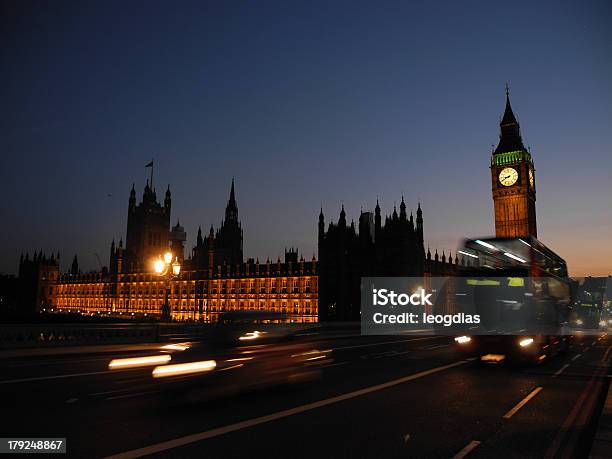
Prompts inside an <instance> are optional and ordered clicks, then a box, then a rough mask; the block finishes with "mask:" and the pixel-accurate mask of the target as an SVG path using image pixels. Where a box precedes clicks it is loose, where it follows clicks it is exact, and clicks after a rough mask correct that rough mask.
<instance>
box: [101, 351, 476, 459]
mask: <svg viewBox="0 0 612 459" xmlns="http://www.w3.org/2000/svg"><path fill="white" fill-rule="evenodd" d="M467 362H468V361H467V360H460V361H458V362H454V363H450V364H448V365H443V366H440V367H436V368H432V369H429V370H425V371H421V372H419V373H415V374H412V375H409V376H404V377H403V378H399V379H394V380H392V381H388V382H386V383H382V384H377V385H375V386H370V387H366V388H364V389H359V390H356V391H353V392H348V393H346V394H342V395H338V396H336V397H331V398H327V399H324V400H319V401H318V402H313V403H307V404H306V405H301V406H297V407H295V408H289V409H287V410H282V411H277V412H276V413H272V414H268V415H265V416H260V417H258V418H253V419H248V420H246V421H241V422H237V423H235V424H230V425H227V426H223V427H218V428H216V429H211V430H207V431H204V432H200V433H196V434H191V435H186V436H184V437H180V438H175V439H174V440H168V441H164V442H160V443H156V444H153V445H149V446H145V447H143V448H138V449H134V450H131V451H125V452H123V453H118V454H115V455H112V456H108V458H107V459H127V458H136V457H142V456H147V455H149V454H155V453H159V452H162V451H167V450H169V449H173V448H178V447H180V446H185V445H188V444H191V443H195V442H198V441H202V440H206V439H209V438H213V437H217V436H219V435H225V434H228V433H231V432H235V431H238V430H242V429H247V428H249V427H253V426H257V425H260V424H264V423H267V422H271V421H276V420H277V419H282V418H286V417H288V416H292V415H294V414H300V413H304V412H307V411H311V410H315V409H317V408H322V407H324V406H328V405H333V404H335V403H338V402H343V401H345V400H350V399H353V398H356V397H361V396H362V395H367V394H371V393H373V392H378V391H381V390H384V389H388V388H390V387H394V386H397V385H399V384H403V383H406V382H409V381H414V380H415V379H419V378H423V377H425V376H429V375H432V374H435V373H439V372H441V371H444V370H448V369H450V368H455V367H458V366H460V365H465V364H466V363H467Z"/></svg>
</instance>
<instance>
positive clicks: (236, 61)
mask: <svg viewBox="0 0 612 459" xmlns="http://www.w3.org/2000/svg"><path fill="white" fill-rule="evenodd" d="M0 18H1V19H0V21H1V27H0V39H1V42H2V45H1V52H0V68H1V69H2V71H1V72H0V82H1V84H0V100H1V101H2V109H1V110H0V152H1V155H2V163H1V164H2V167H1V168H0V183H1V187H2V188H1V193H2V199H1V200H0V202H1V203H0V215H1V216H2V227H1V229H0V236H1V241H2V242H1V244H0V272H8V273H14V272H16V271H17V267H18V260H19V254H20V252H22V251H24V252H25V251H30V253H32V252H33V251H34V250H40V249H43V250H45V251H47V252H51V251H53V252H57V251H59V252H60V253H61V255H62V269H63V270H64V269H67V268H68V266H69V263H70V261H71V260H72V257H73V256H74V254H78V256H79V260H80V262H81V268H83V269H97V268H98V263H97V261H96V256H95V254H96V253H98V254H99V256H100V257H101V258H102V262H103V263H104V264H108V252H109V245H110V242H111V240H112V239H113V237H114V238H115V239H116V240H117V241H118V240H119V239H120V238H122V237H123V239H124V241H125V229H126V217H127V206H128V196H129V191H130V188H131V186H132V183H133V182H134V183H135V185H136V189H137V193H138V199H139V200H140V198H141V196H142V190H143V187H144V185H145V180H146V178H147V177H148V171H149V170H148V169H145V168H144V165H145V164H146V163H147V162H149V161H150V160H151V158H152V157H154V158H155V178H154V181H155V186H156V188H157V194H158V197H159V198H160V199H163V191H165V189H166V186H167V185H168V184H170V188H171V191H172V199H173V202H172V206H173V207H172V224H174V223H176V220H177V218H179V219H180V221H181V224H182V225H183V226H184V227H185V229H186V231H187V235H188V241H187V248H188V249H190V248H191V247H192V246H193V244H194V240H195V235H196V232H197V228H198V225H201V226H202V228H203V230H207V229H208V227H209V226H210V225H211V223H212V224H214V225H215V227H216V226H218V225H219V223H220V221H221V219H222V218H223V211H224V208H225V205H226V202H227V198H228V194H229V189H230V183H231V179H232V177H235V180H236V194H237V200H238V207H239V212H240V213H239V216H240V219H241V221H242V225H243V228H244V235H245V239H244V247H245V256H247V257H259V259H260V260H262V261H264V260H265V259H266V258H267V257H268V256H269V257H271V258H274V259H276V257H277V256H278V255H282V253H283V250H284V248H285V247H289V246H296V247H298V248H299V249H300V250H301V251H302V252H303V253H304V255H305V256H306V257H307V258H310V257H312V254H313V252H316V231H317V218H318V214H319V207H320V205H321V204H322V205H323V211H324V213H325V217H326V223H329V221H330V219H332V218H333V219H334V220H337V218H338V214H339V211H340V206H341V203H344V205H345V208H346V210H347V216H348V219H349V221H350V219H351V218H354V219H355V220H357V219H358V216H359V211H360V208H361V207H362V206H363V208H364V210H366V209H373V208H374V205H375V203H376V198H377V197H378V198H379V200H380V203H381V207H382V209H383V212H385V213H391V212H392V210H393V204H394V203H397V204H398V205H399V202H400V199H401V196H402V195H404V197H405V200H406V204H407V206H408V209H409V210H410V209H411V208H412V209H416V206H417V202H418V201H420V202H421V206H422V207H423V212H424V221H425V225H424V226H425V243H426V245H429V246H430V247H431V250H432V252H433V251H434V250H435V249H436V248H437V249H438V250H439V251H440V252H441V251H442V249H444V250H446V251H448V249H452V252H453V254H454V253H455V250H456V248H457V246H458V243H459V241H460V240H461V238H463V237H466V236H486V235H491V234H493V233H494V223H493V202H492V197H491V179H490V171H489V161H490V154H491V145H492V144H497V140H498V134H499V120H500V117H501V115H502V113H503V109H504V103H505V93H504V86H505V84H506V82H507V83H508V84H509V86H510V96H511V101H512V106H513V109H514V112H515V114H516V115H517V117H518V119H519V122H520V124H521V131H522V134H523V140H524V142H525V145H529V146H530V147H531V153H532V155H533V158H534V162H535V167H536V180H537V204H536V206H537V216H538V237H539V239H540V240H541V241H542V242H544V244H546V245H548V246H549V247H551V248H552V249H553V250H555V251H556V252H558V253H559V254H560V255H561V256H563V257H564V258H565V259H566V260H567V262H568V267H569V270H570V274H572V275H576V276H582V275H587V274H593V275H607V274H612V243H611V236H612V180H611V177H612V172H611V171H612V150H611V144H612V140H611V134H612V27H610V24H612V3H610V2H609V1H599V2H597V1H594V2H549V3H545V2H527V1H526V2H520V1H513V2H510V3H498V2H485V1H482V2H457V1H448V2H446V1H445V2H442V1H440V2H425V1H423V2H417V1H415V2H408V1H404V2H357V1H350V2H340V1H330V2H311V1H309V2H287V1H280V2H269V1H257V2H235V1H217V2H209V3H207V2H203V1H197V2H187V1H180V2H170V1H166V2H152V1H146V2H144V1H143V2H137V1H129V2H109V1H104V2H103V1H99V2H95V3H94V2H61V1H54V2H48V1H41V2H29V1H12V2H9V1H4V2H2V4H1V6H0ZM109 195H110V196H109Z"/></svg>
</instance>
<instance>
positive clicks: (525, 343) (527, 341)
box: [519, 338, 533, 347]
mask: <svg viewBox="0 0 612 459" xmlns="http://www.w3.org/2000/svg"><path fill="white" fill-rule="evenodd" d="M532 343H533V338H525V339H522V340H520V341H519V346H521V347H527V346H529V345H531V344H532Z"/></svg>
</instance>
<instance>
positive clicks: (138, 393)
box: [106, 390, 159, 400]
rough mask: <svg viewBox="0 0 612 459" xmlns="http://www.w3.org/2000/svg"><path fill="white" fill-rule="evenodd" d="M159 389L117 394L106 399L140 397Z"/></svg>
mask: <svg viewBox="0 0 612 459" xmlns="http://www.w3.org/2000/svg"><path fill="white" fill-rule="evenodd" d="M157 392H159V391H158V390H148V391H145V392H134V393H133V394H124V395H115V396H114V397H106V400H120V399H122V398H131V397H139V396H140V395H148V394H155V393H157Z"/></svg>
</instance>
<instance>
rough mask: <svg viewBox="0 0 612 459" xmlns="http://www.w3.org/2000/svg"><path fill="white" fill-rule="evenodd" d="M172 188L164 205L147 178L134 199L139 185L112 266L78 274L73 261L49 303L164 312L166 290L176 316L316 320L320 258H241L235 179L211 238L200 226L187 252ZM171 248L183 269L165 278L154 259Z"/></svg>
mask: <svg viewBox="0 0 612 459" xmlns="http://www.w3.org/2000/svg"><path fill="white" fill-rule="evenodd" d="M170 207H171V195H170V189H169V188H168V191H166V196H165V201H164V205H163V206H162V205H161V204H159V203H158V202H157V198H156V194H155V189H154V188H152V187H151V186H150V185H149V183H148V182H147V186H146V187H145V190H144V194H143V199H142V202H141V203H140V204H138V205H136V194H135V191H134V188H133V187H132V191H131V192H130V199H129V205H128V231H127V239H126V247H125V248H124V247H123V241H122V240H121V241H119V244H118V245H117V246H115V241H113V242H112V243H111V249H110V259H109V262H110V263H109V267H108V268H104V269H102V270H101V271H100V272H94V273H80V272H79V269H78V262H77V260H76V257H75V260H74V262H73V265H72V267H71V269H70V271H69V272H67V273H65V274H62V275H61V276H58V278H57V280H56V283H55V285H54V288H53V289H52V290H51V296H50V298H49V299H48V303H49V304H51V305H52V307H53V309H54V310H57V311H62V312H64V311H71V312H77V313H81V314H107V315H122V316H126V315H127V316H134V317H144V316H147V317H159V316H160V314H161V312H162V307H163V304H164V301H165V294H166V288H168V301H169V304H170V310H171V312H172V317H173V319H176V320H195V321H205V322H215V321H216V320H217V319H218V318H219V315H220V314H222V313H223V312H226V311H238V310H271V311H278V312H282V313H285V314H286V315H287V318H288V320H291V321H295V322H316V321H317V318H318V276H317V264H318V263H317V260H316V259H315V257H314V256H313V258H312V259H311V260H309V261H307V260H305V259H304V258H303V257H299V258H298V252H297V250H294V249H291V250H289V251H287V250H285V259H284V261H281V260H280V258H279V259H278V260H277V261H276V262H271V261H270V260H267V261H266V262H265V263H260V262H259V260H253V259H248V260H247V261H246V262H245V261H244V260H243V251H242V247H243V232H242V226H241V224H240V221H239V219H238V205H237V202H236V193H235V189H234V182H233V180H232V186H231V190H230V197H229V200H228V203H227V207H226V211H225V219H224V220H223V222H222V224H221V226H220V228H219V229H218V230H217V231H216V232H215V231H214V228H212V227H211V229H210V233H209V235H208V236H207V237H205V238H203V237H202V232H201V230H199V231H198V235H197V239H196V245H195V247H194V248H193V250H192V251H191V254H190V255H189V257H188V258H185V257H184V242H185V240H186V234H185V231H184V228H183V227H182V226H181V225H180V223H179V222H177V224H176V225H175V226H174V227H172V229H170ZM168 250H171V251H172V252H173V255H174V256H175V257H176V258H178V259H179V260H180V262H181V267H182V269H181V273H180V275H179V276H178V278H176V279H172V280H170V281H169V283H168V284H166V279H164V278H162V277H160V276H159V275H157V274H155V273H154V272H153V269H152V262H153V261H154V260H155V259H156V258H158V257H159V256H160V255H161V254H162V253H164V252H166V251H168Z"/></svg>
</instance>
